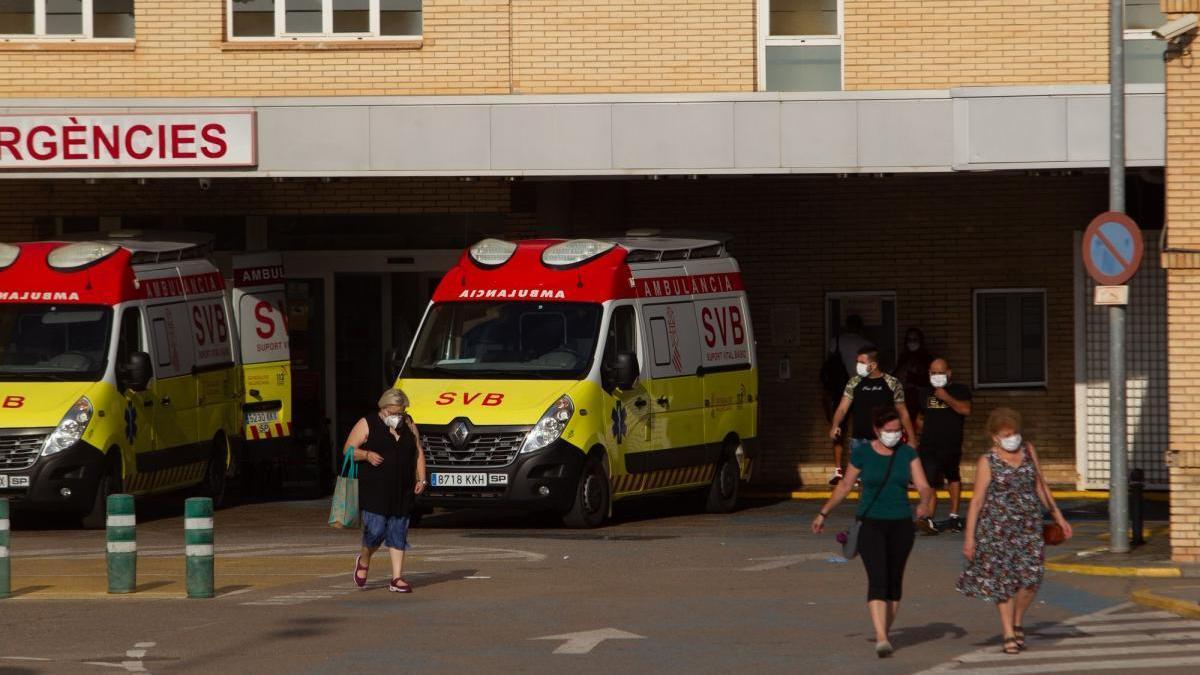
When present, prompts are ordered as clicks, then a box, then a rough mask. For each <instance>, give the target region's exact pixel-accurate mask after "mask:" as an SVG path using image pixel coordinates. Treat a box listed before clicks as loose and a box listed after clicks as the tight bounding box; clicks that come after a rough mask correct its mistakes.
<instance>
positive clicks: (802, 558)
mask: <svg viewBox="0 0 1200 675" xmlns="http://www.w3.org/2000/svg"><path fill="white" fill-rule="evenodd" d="M831 556H833V554H832V553H800V554H796V555H777V556H773V557H770V558H750V559H749V560H750V562H756V561H760V560H761V561H763V562H760V563H759V564H757V565H751V566H749V567H743V568H741V569H740V570H738V571H739V572H766V571H769V570H777V569H781V568H784V567H791V566H792V565H798V564H800V563H802V562H808V561H810V560H828V559H829V558H830V557H831Z"/></svg>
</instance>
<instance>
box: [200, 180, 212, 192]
mask: <svg viewBox="0 0 1200 675" xmlns="http://www.w3.org/2000/svg"><path fill="white" fill-rule="evenodd" d="M199 183H200V189H201V190H204V191H206V192H207V191H208V188H210V187H212V181H211V180H209V179H207V178H201V179H200V180H199Z"/></svg>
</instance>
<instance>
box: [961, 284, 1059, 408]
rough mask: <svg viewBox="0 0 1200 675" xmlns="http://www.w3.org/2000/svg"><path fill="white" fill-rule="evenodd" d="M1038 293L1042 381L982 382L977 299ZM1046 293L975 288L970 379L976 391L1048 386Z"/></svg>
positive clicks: (1048, 354) (1048, 336)
mask: <svg viewBox="0 0 1200 675" xmlns="http://www.w3.org/2000/svg"><path fill="white" fill-rule="evenodd" d="M1022 293H1025V294H1028V293H1040V294H1041V296H1042V379H1041V380H1040V381H1034V380H1031V381H1025V382H982V381H981V379H980V374H981V373H982V369H981V368H980V345H979V341H980V334H979V298H980V296H981V295H1010V294H1022ZM1048 295H1049V294H1048V293H1047V292H1046V289H1045V288H1044V287H1041V288H1035V287H1029V288H1024V287H1015V288H977V289H975V290H974V291H972V293H971V343H972V351H973V354H972V355H971V365H972V373H971V379H972V380H973V384H974V385H975V388H976V389H1039V388H1040V389H1044V388H1046V387H1047V386H1049V378H1050V312H1049V300H1048Z"/></svg>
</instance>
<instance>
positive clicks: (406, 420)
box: [345, 389, 426, 593]
mask: <svg viewBox="0 0 1200 675" xmlns="http://www.w3.org/2000/svg"><path fill="white" fill-rule="evenodd" d="M408 405H409V402H408V396H406V395H405V394H404V392H403V391H400V390H399V389H388V390H387V391H385V392H383V395H382V396H380V397H379V411H378V412H377V413H375V414H372V415H367V416H366V417H364V418H363V419H361V420H359V421H358V423H357V424H355V425H354V428H353V429H351V430H350V435H349V436H348V437H347V438H346V445H345V447H346V448H347V449H350V448H353V451H354V461H356V462H360V463H361V465H362V466H361V471H360V472H359V479H358V482H359V486H358V487H359V493H358V501H359V506H360V508H361V510H362V521H363V538H362V550H361V551H360V552H359V554H358V557H356V558H355V559H354V583H355V584H356V585H357V586H358V587H359V588H366V585H367V572H368V569H369V568H370V566H371V556H372V555H374V554H375V551H377V550H379V547H380V546H382V545H386V546H387V547H388V552H389V554H390V556H391V559H392V577H391V579H392V580H391V583H389V584H388V590H389V591H393V592H396V593H411V592H412V586H411V585H409V584H408V582H406V581H405V580H404V552H405V551H406V550H408V525H409V519H410V517H411V516H412V513H413V506H414V502H415V501H416V495H419V494H421V493H422V492H424V490H425V486H426V482H425V451H424V448H422V447H421V434H420V433H419V432H418V431H417V425H416V424H415V423H414V422H413V420H412V418H411V417H409V416H408V414H407V410H408Z"/></svg>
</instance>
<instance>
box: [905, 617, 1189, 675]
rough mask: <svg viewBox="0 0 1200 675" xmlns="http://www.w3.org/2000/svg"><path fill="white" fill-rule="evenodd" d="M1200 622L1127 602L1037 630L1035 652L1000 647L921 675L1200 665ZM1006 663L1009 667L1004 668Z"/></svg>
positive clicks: (1033, 638)
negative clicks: (1009, 651)
mask: <svg viewBox="0 0 1200 675" xmlns="http://www.w3.org/2000/svg"><path fill="white" fill-rule="evenodd" d="M1198 640H1200V621H1193V620H1183V619H1181V618H1180V617H1179V616H1177V615H1175V614H1170V613H1168V612H1148V611H1137V608H1135V606H1134V605H1132V604H1129V603H1125V604H1121V605H1116V606H1114V607H1109V608H1107V609H1103V610H1101V611H1099V612H1095V613H1092V614H1088V615H1085V616H1077V617H1072V618H1070V619H1067V620H1066V621H1063V622H1061V623H1058V624H1056V625H1053V626H1047V627H1045V628H1040V629H1037V630H1035V631H1033V632H1031V633H1030V634H1029V636H1028V637H1027V642H1028V646H1029V649H1028V651H1024V652H1022V653H1020V654H1005V653H1004V651H1003V649H1002V648H1001V647H1000V646H998V645H997V646H991V647H986V648H984V649H979V650H976V651H973V652H968V653H966V654H962V655H960V656H958V657H956V658H955V659H954V660H952V661H950V662H947V663H943V664H941V665H938V666H935V667H933V668H930V669H929V670H926V671H923V672H922V673H918V675H934V674H945V673H953V674H954V675H1023V674H1025V673H1033V672H1036V673H1065V672H1086V671H1111V670H1121V671H1133V670H1148V669H1154V668H1194V667H1200V642H1197V641H1198ZM1002 664H1004V665H1002Z"/></svg>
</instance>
